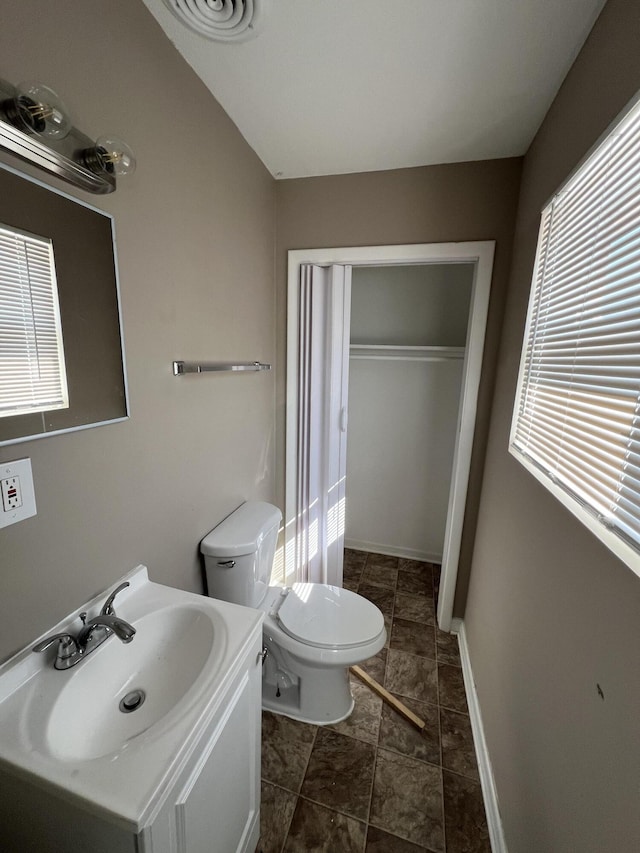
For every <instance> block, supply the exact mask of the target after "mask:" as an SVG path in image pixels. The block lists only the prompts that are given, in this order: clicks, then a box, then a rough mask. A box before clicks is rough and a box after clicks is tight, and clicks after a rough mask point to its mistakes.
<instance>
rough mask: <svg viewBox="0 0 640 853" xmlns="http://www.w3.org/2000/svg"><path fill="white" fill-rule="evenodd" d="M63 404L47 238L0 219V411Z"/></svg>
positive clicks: (61, 351)
mask: <svg viewBox="0 0 640 853" xmlns="http://www.w3.org/2000/svg"><path fill="white" fill-rule="evenodd" d="M68 405H69V395H68V390H67V377H66V371H65V362H64V349H63V344H62V326H61V322H60V309H59V305H58V288H57V284H56V274H55V265H54V257H53V245H52V242H51V240H50V239H48V238H44V237H37V236H34V235H32V234H27V233H26V232H22V231H18V230H17V229H14V228H10V227H8V226H6V225H0V417H7V416H10V415H21V414H28V413H30V412H44V411H49V410H52V409H63V408H67V407H68Z"/></svg>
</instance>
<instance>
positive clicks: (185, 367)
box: [173, 361, 271, 376]
mask: <svg viewBox="0 0 640 853" xmlns="http://www.w3.org/2000/svg"><path fill="white" fill-rule="evenodd" d="M233 370H235V371H255V370H271V365H270V364H262V362H260V361H245V362H240V363H239V364H234V363H233V362H232V361H208V362H197V361H174V362H173V375H174V376H182V375H183V374H185V373H219V372H222V371H233Z"/></svg>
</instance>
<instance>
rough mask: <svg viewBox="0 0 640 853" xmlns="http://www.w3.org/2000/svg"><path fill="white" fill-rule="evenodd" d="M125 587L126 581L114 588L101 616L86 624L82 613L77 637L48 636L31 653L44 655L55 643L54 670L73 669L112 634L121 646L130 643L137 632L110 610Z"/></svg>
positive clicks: (64, 635) (85, 617) (84, 614)
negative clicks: (56, 650) (121, 643)
mask: <svg viewBox="0 0 640 853" xmlns="http://www.w3.org/2000/svg"><path fill="white" fill-rule="evenodd" d="M128 586H129V582H128V581H125V582H124V583H121V584H120V586H119V587H117V588H116V589H114V591H113V592H112V593H111V595H110V596H109V598H107V600H106V601H105V603H104V604H103V606H102V610H101V611H100V614H99V615H98V616H96V617H95V618H94V619H91V620H89V622H87V614H86V613H81V614H80V618H81V619H82V626H83V627H82V628H81V630H80V632H79V633H78V636H77V637H74V636H73V635H72V634H68V633H63V634H52V635H51V636H50V637H46V638H45V639H44V640H41V641H40V642H39V643H37V644H36V645H35V646H34V647H33V651H34V652H43V651H44V650H45V649H48V648H49V646H51V645H52V644H53V643H55V642H57V643H58V654H57V656H56V662H55V663H54V667H55V668H56V669H70V667H72V666H75V665H76V664H77V663H79V662H80V661H81V660H83V659H84V658H85V657H86V656H87V655H89V654H91V652H92V651H94V649H97V648H98V646H100V645H102V643H104V641H105V640H106V639H107V638H108V637H110V636H111V634H115V635H116V637H117V638H118V639H119V640H121V641H122V642H123V643H130V642H131V640H133V635H134V634H135V633H136V629H135V628H134V627H133V625H130V624H129V623H128V622H125V620H124V619H120V617H119V616H116V614H115V611H114V609H113V600H114V598H115V597H116V595H117V594H118V593H119V592H120V591H121V590H123V589H125V587H128Z"/></svg>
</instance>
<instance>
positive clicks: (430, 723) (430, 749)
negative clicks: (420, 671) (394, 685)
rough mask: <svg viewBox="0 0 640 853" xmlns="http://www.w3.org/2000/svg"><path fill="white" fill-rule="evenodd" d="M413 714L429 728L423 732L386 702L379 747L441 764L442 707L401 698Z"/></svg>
mask: <svg viewBox="0 0 640 853" xmlns="http://www.w3.org/2000/svg"><path fill="white" fill-rule="evenodd" d="M396 698H398V699H400V701H401V702H403V703H404V704H405V705H406V706H407V708H408V709H409V710H410V711H413V713H414V714H417V716H418V717H420V719H422V720H424V721H425V723H426V726H425V728H424V731H422V732H420V731H418V729H417V728H416V727H415V726H414V725H412V724H411V723H410V722H409V721H408V720H405V719H404V717H402V716H401V715H400V714H399V713H398V712H397V711H395V710H394V709H393V708H392V707H391V706H390V705H388V704H387V703H386V702H385V704H384V706H383V708H382V719H381V720H380V735H379V737H378V746H381V747H384V748H385V749H391V750H393V752H399V753H401V754H402V755H408V756H409V757H410V758H418V759H420V761H428V762H429V763H430V764H437V765H439V764H440V725H439V718H438V706H437V705H429V704H428V703H427V702H418V701H417V699H409V698H408V697H407V696H397V697H396Z"/></svg>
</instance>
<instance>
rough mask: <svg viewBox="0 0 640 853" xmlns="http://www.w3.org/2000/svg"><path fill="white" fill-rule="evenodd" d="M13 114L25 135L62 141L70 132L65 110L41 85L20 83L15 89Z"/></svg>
mask: <svg viewBox="0 0 640 853" xmlns="http://www.w3.org/2000/svg"><path fill="white" fill-rule="evenodd" d="M14 114H15V115H16V116H17V117H18V119H19V122H20V123H21V124H22V126H23V127H22V129H24V130H26V132H27V133H35V134H37V135H38V136H43V137H45V138H46V139H64V137H65V136H66V135H67V134H68V133H69V131H70V130H71V119H70V118H69V114H68V112H67V108H66V107H65V105H64V104H63V103H62V101H61V100H60V98H59V97H58V95H56V93H55V92H54V91H53V89H50V88H49V87H48V86H44V85H43V84H42V83H20V84H19V85H18V86H17V87H16V98H15V101H14Z"/></svg>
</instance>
